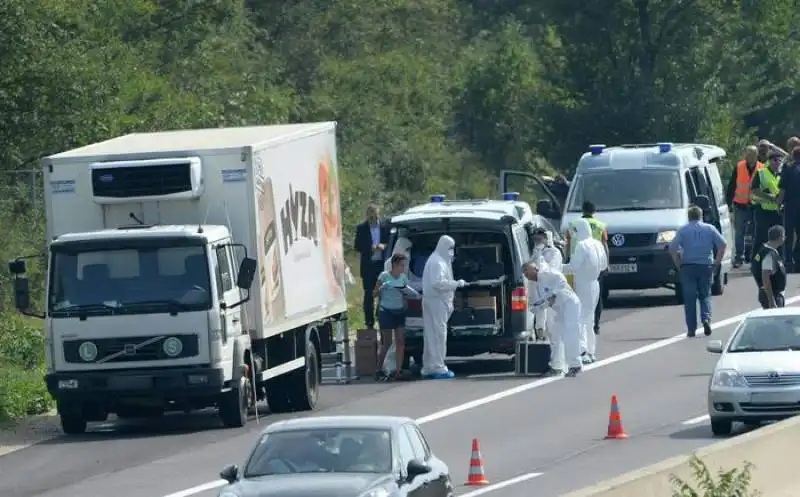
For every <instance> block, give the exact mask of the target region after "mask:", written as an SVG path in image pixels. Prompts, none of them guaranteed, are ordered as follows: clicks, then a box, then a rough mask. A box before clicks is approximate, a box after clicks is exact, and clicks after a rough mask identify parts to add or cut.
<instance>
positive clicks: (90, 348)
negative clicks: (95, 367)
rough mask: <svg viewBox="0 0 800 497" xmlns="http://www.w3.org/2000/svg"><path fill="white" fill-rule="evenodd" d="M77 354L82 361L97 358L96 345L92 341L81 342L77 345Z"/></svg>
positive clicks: (90, 360)
mask: <svg viewBox="0 0 800 497" xmlns="http://www.w3.org/2000/svg"><path fill="white" fill-rule="evenodd" d="M78 355H79V356H80V358H81V359H82V360H83V361H84V362H92V361H94V360H95V359H97V345H95V343H94V342H83V343H82V344H80V345H79V346H78Z"/></svg>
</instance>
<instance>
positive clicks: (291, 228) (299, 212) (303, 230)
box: [281, 183, 319, 254]
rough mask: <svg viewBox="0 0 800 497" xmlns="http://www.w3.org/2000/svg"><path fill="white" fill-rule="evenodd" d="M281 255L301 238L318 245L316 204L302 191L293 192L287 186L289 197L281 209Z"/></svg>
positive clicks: (290, 186)
mask: <svg viewBox="0 0 800 497" xmlns="http://www.w3.org/2000/svg"><path fill="white" fill-rule="evenodd" d="M281 231H282V232H283V242H284V243H283V247H284V249H283V253H284V254H286V253H288V252H289V249H290V248H291V247H292V245H293V244H294V242H296V241H297V240H299V239H301V238H305V239H307V240H311V241H312V242H314V245H315V246H317V245H319V236H318V234H317V202H316V200H314V197H312V196H311V195H309V194H308V193H307V192H304V191H303V190H297V191H295V190H293V189H292V185H291V183H290V184H289V197H288V198H287V199H286V202H285V203H284V205H283V207H282V208H281Z"/></svg>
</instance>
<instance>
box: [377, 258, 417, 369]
mask: <svg viewBox="0 0 800 497" xmlns="http://www.w3.org/2000/svg"><path fill="white" fill-rule="evenodd" d="M389 262H390V267H391V269H389V271H383V272H382V273H381V274H379V275H378V281H377V283H376V284H375V290H374V292H373V296H374V297H377V298H378V325H379V326H380V330H381V349H380V353H379V354H378V369H379V370H380V371H381V372H383V373H385V374H386V375H387V376H388V375H390V374H391V373H394V376H395V377H398V376H399V375H400V369H401V367H402V364H403V356H404V355H405V326H406V296H407V295H408V296H413V297H418V296H419V294H418V293H417V292H416V291H415V290H414V289H413V288H411V287H409V286H408V273H407V272H406V265H407V264H408V258H407V257H406V255H405V254H400V253H397V254H394V255H392V258H391V259H390V261H389ZM392 343H394V347H395V354H396V356H395V360H396V363H395V364H396V369H395V371H383V363H384V360H385V358H386V354H387V352H388V351H389V346H390V344H392Z"/></svg>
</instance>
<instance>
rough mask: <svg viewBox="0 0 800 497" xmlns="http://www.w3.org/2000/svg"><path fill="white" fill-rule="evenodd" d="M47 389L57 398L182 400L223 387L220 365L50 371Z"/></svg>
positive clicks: (204, 394)
mask: <svg viewBox="0 0 800 497" xmlns="http://www.w3.org/2000/svg"><path fill="white" fill-rule="evenodd" d="M45 381H46V382H47V391H48V392H50V395H52V396H53V398H55V399H56V400H80V399H87V400H88V399H97V398H98V397H101V398H104V399H106V400H109V401H116V400H120V399H125V398H142V397H145V398H165V399H170V400H181V399H188V398H197V397H206V396H213V395H218V394H219V393H221V392H223V391H225V389H226V387H227V385H226V384H225V381H224V375H223V370H222V368H196V367H184V368H169V369H143V370H135V369H125V370H105V371H92V372H85V371H76V372H63V373H52V374H48V375H46V376H45Z"/></svg>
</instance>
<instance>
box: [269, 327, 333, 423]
mask: <svg viewBox="0 0 800 497" xmlns="http://www.w3.org/2000/svg"><path fill="white" fill-rule="evenodd" d="M319 383H320V371H319V359H318V357H317V349H316V347H315V346H314V344H313V343H312V342H310V341H309V342H306V357H305V366H303V367H302V368H299V369H296V370H294V371H292V372H290V373H286V374H284V375H281V376H278V377H277V378H274V379H272V380H270V381H268V382H267V388H266V390H267V404H269V410H270V412H273V413H276V414H277V413H284V412H293V411H310V410H312V409H314V407H315V406H316V405H317V399H318V397H319Z"/></svg>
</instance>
